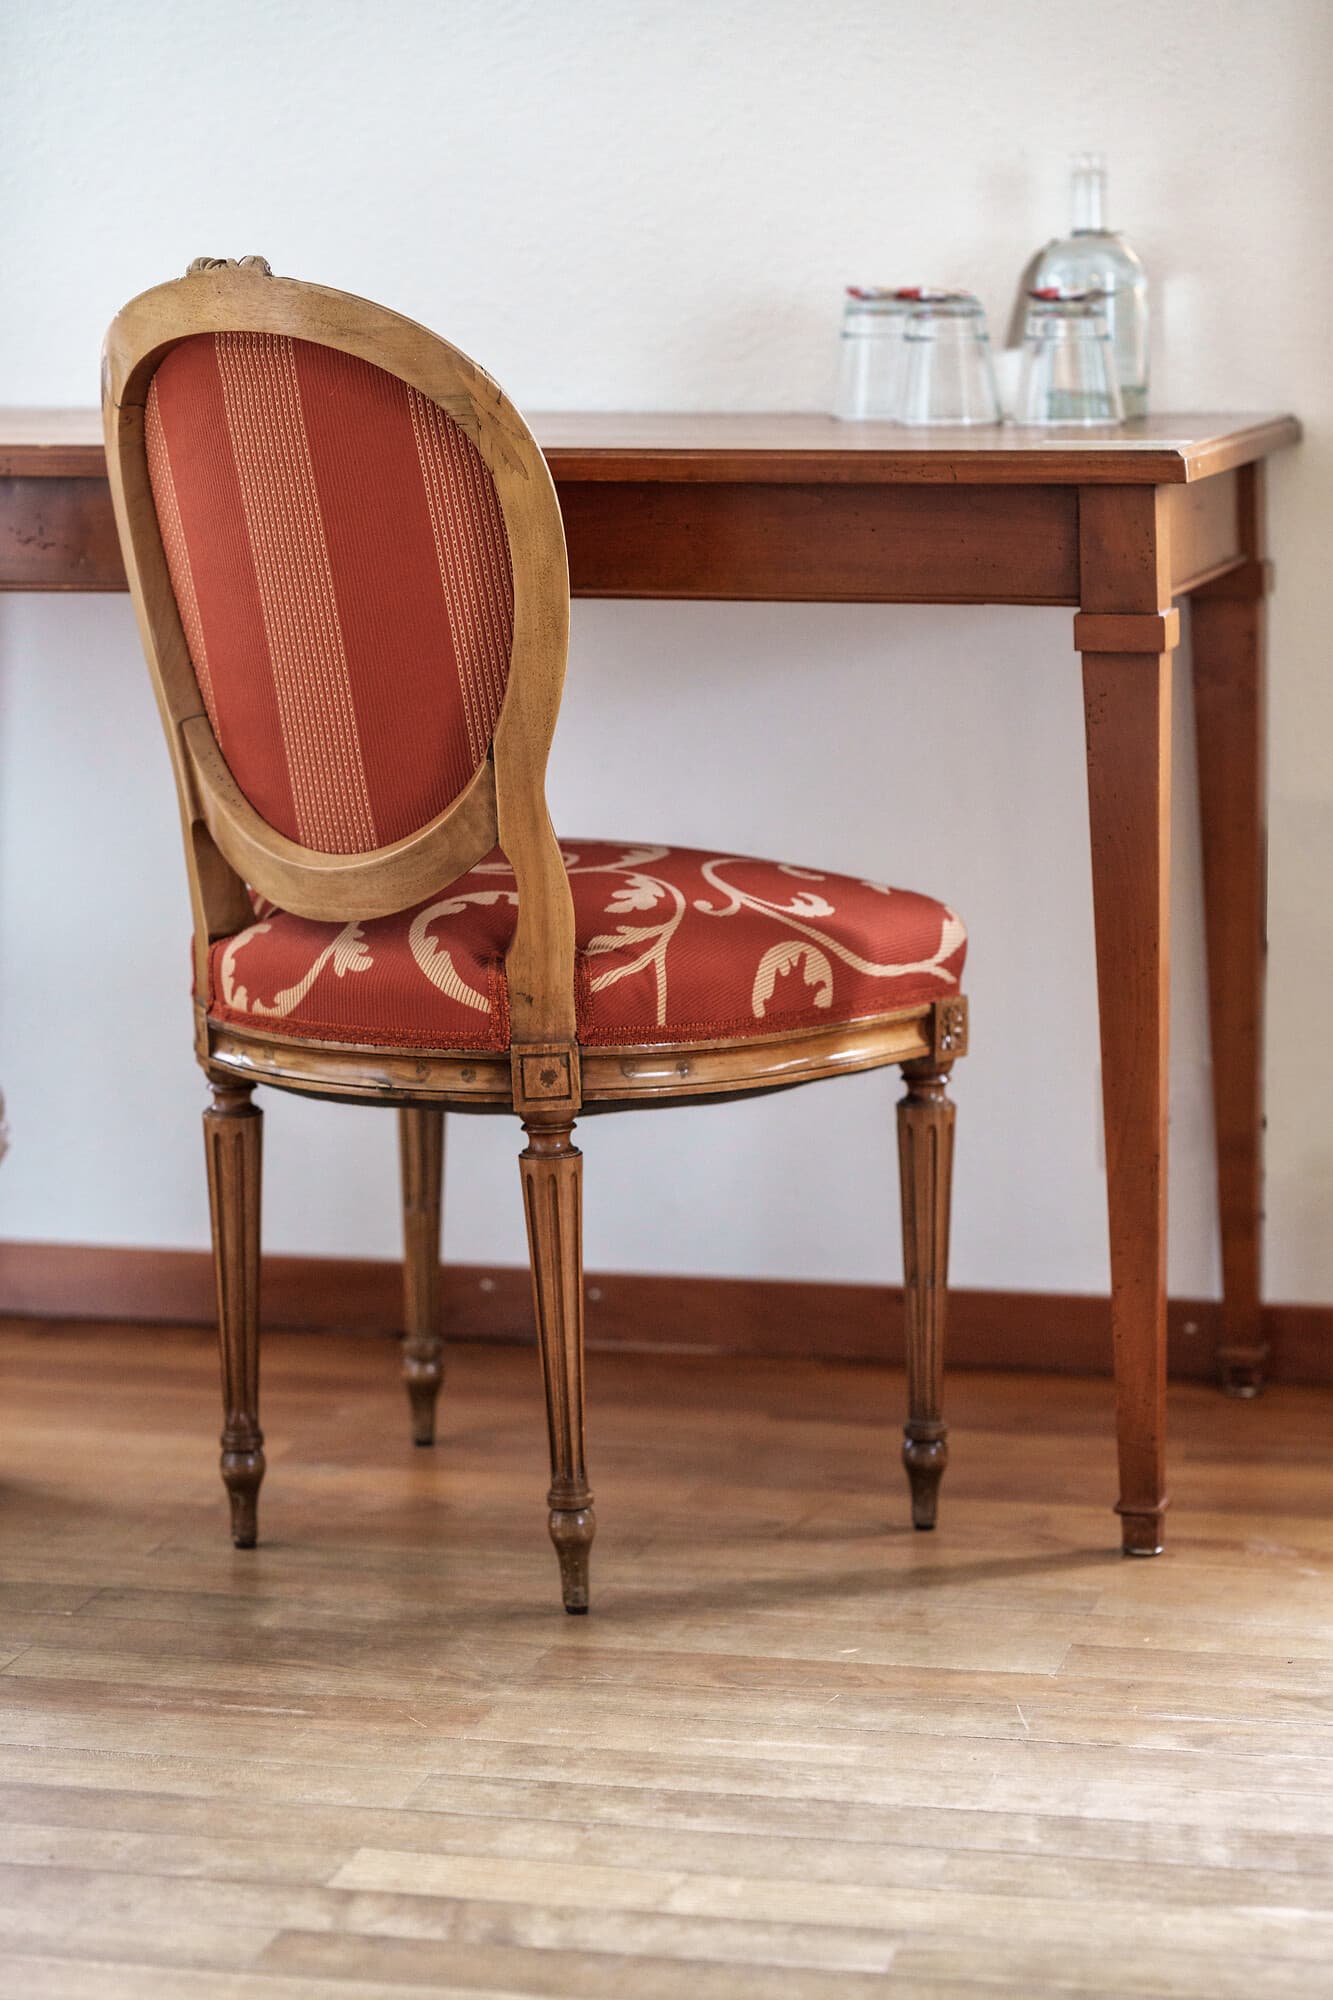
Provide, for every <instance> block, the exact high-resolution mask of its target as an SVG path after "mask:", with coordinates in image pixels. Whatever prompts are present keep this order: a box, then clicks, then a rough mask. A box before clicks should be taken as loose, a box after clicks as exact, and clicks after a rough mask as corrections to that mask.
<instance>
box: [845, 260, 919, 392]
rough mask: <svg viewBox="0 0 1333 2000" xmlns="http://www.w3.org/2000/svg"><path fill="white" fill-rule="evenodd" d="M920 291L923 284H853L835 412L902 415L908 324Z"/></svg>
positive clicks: (848, 301) (848, 302)
mask: <svg viewBox="0 0 1333 2000" xmlns="http://www.w3.org/2000/svg"><path fill="white" fill-rule="evenodd" d="M920 297H921V293H920V290H919V289H912V288H904V289H902V290H898V291H895V290H893V289H891V288H890V287H888V286H885V285H848V287H847V302H846V304H845V305H844V307H843V310H842V339H841V341H840V342H839V348H840V359H839V367H838V400H837V403H836V405H835V407H834V415H835V416H838V417H843V418H846V419H847V420H849V421H851V422H858V421H860V420H862V419H864V418H871V417H877V418H880V419H881V420H884V419H888V420H890V421H891V420H892V419H893V418H895V417H896V416H897V414H898V399H899V395H900V393H901V389H902V359H903V328H904V326H905V325H906V323H907V315H908V314H909V313H910V312H911V310H912V308H913V306H914V305H915V304H916V302H917V300H918V299H919V298H920Z"/></svg>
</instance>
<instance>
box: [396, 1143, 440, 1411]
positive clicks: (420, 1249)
mask: <svg viewBox="0 0 1333 2000" xmlns="http://www.w3.org/2000/svg"><path fill="white" fill-rule="evenodd" d="M398 1153H399V1160H400V1164H401V1167H402V1181H403V1318H404V1324H405V1329H406V1338H405V1339H404V1341H403V1382H404V1384H405V1385H406V1388H407V1399H408V1403H409V1404H410V1406H411V1411H412V1442H413V1443H414V1444H420V1445H431V1444H434V1442H435V1407H436V1404H437V1403H438V1401H439V1396H440V1385H441V1383H442V1382H443V1381H444V1337H443V1333H442V1331H441V1327H440V1211H441V1207H442V1205H443V1199H444V1107H443V1105H439V1104H405V1105H403V1106H402V1107H401V1109H400V1110H399V1113H398Z"/></svg>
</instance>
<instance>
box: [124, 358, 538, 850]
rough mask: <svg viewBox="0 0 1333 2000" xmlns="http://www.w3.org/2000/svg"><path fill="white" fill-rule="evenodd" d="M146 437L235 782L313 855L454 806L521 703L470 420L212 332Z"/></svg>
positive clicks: (496, 544) (486, 488) (496, 515)
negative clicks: (508, 693)
mask: <svg viewBox="0 0 1333 2000" xmlns="http://www.w3.org/2000/svg"><path fill="white" fill-rule="evenodd" d="M144 427H145V442H146V447H147V456H148V470H149V477H150V479H151V482H152V491H153V500H154V503H155V506H156V511H157V519H158V525H159V528H160V531H161V536H162V544H163V548H164V550H165V553H166V557H167V561H168V564H169V567H170V572H171V582H172V588H173V591H174V594H175V598H176V604H177V608H178V610H179V612H180V617H181V624H182V627H183V629H184V632H185V637H186V641H187V644H188V646H189V651H190V657H191V660H192V662H193V665H194V669H195V674H196V676H197V679H198V682H199V689H200V693H201V695H202V697H203V700H204V704H205V707H206V709H207V713H208V717H209V720H210V722H211V723H212V725H213V732H214V735H215V736H216V737H217V741H218V746H219V748H220V749H221V751H222V755H223V757H224V758H225V760H226V762H227V765H228V766H229V768H230V770H231V773H232V775H233V777H234V778H235V780H236V782H237V784H238V785H239V787H240V789H241V791H242V792H243V793H244V795H245V797H246V798H247V799H248V800H249V802H250V804H251V805H252V806H254V808H255V809H256V811H257V812H258V813H259V814H260V815H261V817H262V818H263V819H264V820H266V821H267V822H268V824H269V825H270V826H273V827H276V828H277V829H278V831H279V832H280V833H282V834H285V835H286V836H287V838H288V839H289V840H293V841H296V842H299V844H300V845H301V846H303V847H307V848H313V849H317V850H320V851H322V852H326V853H334V854H358V853H365V852H368V851H369V850H371V849H374V848H377V847H382V846H385V845H387V844H388V843H389V842H391V841H396V840H400V839H402V838H403V837H405V836H406V835H408V834H411V833H414V832H416V831H417V830H418V829H419V828H421V827H422V826H424V825H426V823H427V822H428V821H429V820H431V819H434V818H435V817H436V816H437V815H438V814H440V813H441V812H443V811H444V810H445V808H446V807H447V806H449V805H450V804H451V803H452V801H453V800H454V799H456V798H457V797H458V795H459V793H460V792H462V791H463V789H464V788H465V786H466V785H467V783H468V781H469V780H470V779H471V778H472V777H473V775H474V774H475V772H476V771H477V770H478V769H479V767H480V765H481V764H482V762H483V760H484V759H485V756H486V753H487V749H488V747H489V745H490V741H491V737H492V735H493V733H494V730H495V724H496V719H497V717H498V716H499V713H500V707H501V703H502V701H503V699H504V692H505V683H506V681H507V679H508V675H509V660H510V648H511V645H512V640H513V609H514V582H513V570H512V565H511V562H510V554H509V541H508V537H507V535H506V532H505V524H504V517H503V515H502V514H501V511H500V506H499V502H498V500H497V497H496V491H495V482H494V480H493V479H492V477H491V474H490V471H489V469H488V468H487V466H486V463H485V461H484V459H483V458H482V456H481V453H480V452H479V451H478V449H477V447H476V446H475V445H474V444H473V443H472V441H471V439H470V438H469V437H468V436H467V434H466V432H465V431H464V430H463V429H462V428H461V427H460V425H459V424H457V423H455V422H454V420H453V419H452V418H451V417H450V416H448V415H447V414H446V413H445V411H444V410H442V409H441V408H440V407H439V405H438V404H436V403H434V402H432V401H430V400H429V398H428V397H426V396H423V395H422V394H421V392H420V390H418V389H416V388H414V387H413V386H412V385H411V384H410V383H408V382H405V381H403V380H402V379H401V378H400V377H399V376H397V375H392V374H390V373H388V372H387V371H386V370H385V369H383V368H380V367H377V366H375V365H374V364H373V363H371V362H369V361H364V360H362V359H360V358H359V357H357V356H356V355H352V354H347V353H344V352H342V351H340V350H339V349H338V348H335V347H327V346H322V345H317V344H316V343H315V342H313V341H309V340H301V339H294V338H292V337H291V336H290V335H286V334H276V333H262V332H212V333H197V334H193V335H191V336H189V337H187V338H186V339H184V340H182V341H180V342H179V343H178V344H177V345H176V346H174V347H173V348H172V349H171V350H170V351H169V353H167V355H166V356H165V358H164V359H163V360H162V361H161V363H160V364H159V365H158V367H157V368H156V370H155V371H154V373H153V375H152V378H151V381H150V383H149V387H148V394H147V399H146V405H145V420H144Z"/></svg>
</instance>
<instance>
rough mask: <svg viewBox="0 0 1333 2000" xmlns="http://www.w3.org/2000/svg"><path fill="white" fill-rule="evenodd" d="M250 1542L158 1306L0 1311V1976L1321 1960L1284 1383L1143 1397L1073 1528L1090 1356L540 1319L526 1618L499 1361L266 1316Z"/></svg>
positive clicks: (229, 1983) (262, 1990)
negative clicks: (256, 1535) (547, 1451)
mask: <svg viewBox="0 0 1333 2000" xmlns="http://www.w3.org/2000/svg"><path fill="white" fill-rule="evenodd" d="M265 1367H266V1380H265V1412H264V1414H265V1425H266V1429H267V1431H268V1434H269V1475H268V1480H267V1484H266V1487H265V1491H264V1496H263V1500H262V1503H261V1534H262V1536H263V1537H264V1540H263V1545H262V1546H261V1548H260V1549H258V1550H257V1551H255V1552H253V1553H251V1554H237V1553H235V1552H234V1551H233V1550H232V1549H231V1548H230V1547H229V1545H228V1543H227V1541H226V1539H225V1536H224V1507H223V1500H222V1493H221V1487H220V1485H219V1484H218V1481H217V1475H216V1471H215V1465H214V1457H215V1453H214V1444H213V1441H214V1438H215V1436H216V1431H217V1428H218V1411H217V1407H216V1370H215V1364H214V1358H213V1352H212V1347H211V1343H210V1342H209V1341H207V1340H206V1339H204V1338H203V1337H201V1336H200V1335H198V1334H195V1333H171V1332H167V1333H164V1332H162V1331H161V1330H158V1329H154V1330H151V1331H147V1330H144V1331H135V1330H133V1329H124V1328H122V1329H117V1330H104V1329H97V1328H89V1327H86V1326H80V1327H46V1328H39V1327H36V1326H23V1325H16V1324H13V1323H11V1324H10V1325H9V1326H8V1327H6V1328H3V1329H0V1368H2V1371H3V1373H2V1381H3V1395H2V1397H0V1551H2V1560H0V1992H4V1993H5V1994H7V1995H8V1994H12V1995H14V1996H15V2000H20V1996H21V2000H74V1996H78V2000H85V1996H86V1997H87V2000H128V1996H135V2000H224V1996H225V2000H425V1996H427V1995H430V1996H439V1995H453V1996H457V1997H458V2000H480V1996H483V1995H484V1996H486V2000H505V1996H509V2000H515V1997H516V1996H519V1995H524V1996H527V1995H533V1996H537V1995H540V1996H546V1997H547V2000H555V1996H562V1997H563V1996H570V2000H573V1996H580V2000H583V1997H584V1996H587V2000H678V1996H679V1997H680V2000H737V1996H745V2000H751V1996H752V1997H753V2000H862V1996H866V2000H869V1996H872V1995H873V1996H879V2000H910V1997H911V1996H914V1995H917V1996H922V2000H925V1996H930V2000H1001V1996H1011V1997H1012V2000H1020V1996H1021V2000H1032V1996H1036V1995H1045V1994H1056V1993H1058V1994H1065V1995H1077V1996H1082V2000H1091V1996H1111V1995H1115V1996H1117V2000H1128V1996H1135V1995H1155V1996H1161V1995H1190V1996H1199V2000H1232V1996H1235V2000H1240V1996H1245V2000H1253V1996H1256V1995H1260V1996H1274V2000H1285V1996H1300V2000H1310V1996H1317V1995H1322V1994H1327V1993H1329V1992H1333V1782H1331V1781H1333V1397H1331V1396H1330V1395H1329V1394H1327V1393H1326V1392H1319V1391H1312V1390H1302V1391H1297V1390H1290V1389H1288V1390H1275V1391H1272V1392H1271V1393H1270V1394H1269V1395H1268V1396H1267V1397H1266V1398H1265V1399H1264V1400H1263V1401H1261V1402H1259V1403H1257V1404H1244V1403H1230V1402H1226V1401H1224V1400H1222V1399H1221V1398H1219V1397H1217V1396H1215V1395H1214V1394H1213V1393H1212V1392H1211V1391H1208V1390H1205V1389H1199V1388H1182V1389H1179V1390H1177V1391H1175V1392H1174V1394H1173V1397H1172V1418H1173V1427H1174V1428H1173V1459H1172V1463H1173V1489H1174V1495H1175V1505H1174V1508H1173V1511H1172V1514H1171V1516H1170V1517H1169V1529H1170V1542H1171V1546H1170V1551H1169V1553H1168V1555H1167V1556H1165V1557H1163V1558H1162V1559H1161V1560H1159V1561H1156V1562H1126V1561H1124V1560H1123V1559H1122V1558H1121V1557H1120V1556H1119V1555H1118V1554H1116V1553H1115V1548H1116V1542H1117V1535H1116V1528H1115V1523H1114V1521H1113V1519H1112V1516H1111V1515H1110V1513H1109V1512H1108V1510H1107V1503H1108V1502H1109V1500H1110V1499H1111V1498H1112V1497H1113V1467H1112V1452H1111V1448H1110V1443H1109V1438H1110V1389H1109V1385H1108V1384H1106V1383H1103V1382H1098V1381H1083V1380H1077V1379H1073V1380H1071V1379H1056V1378H1037V1377H1031V1376H1017V1375H1007V1376H999V1375H995V1376H985V1375H976V1374H970V1375H967V1376H960V1377H957V1378H956V1379H955V1380H954V1381H953V1383H952V1384H951V1389H950V1398H949V1400H950V1405H951V1409H950V1414H951V1418H952V1421H953V1425H954V1430H953V1464H952V1466H951V1468H950V1471H949V1473H948V1476H947V1478H946V1481H945V1486H944V1498H943V1519H942V1526H941V1528H940V1530H939V1532H938V1533H937V1534H936V1535H934V1536H933V1537H927V1536H914V1535H913V1534H912V1533H911V1532H910V1530H909V1529H908V1528H907V1526H906V1520H907V1502H906V1491H905V1485H904V1483H903V1481H902V1478H901V1475H900V1473H899V1471H898V1469H897V1465H896V1443H895V1436H896V1422H897V1418H898V1413H899V1405H900V1401H901V1395H902V1387H901V1379H900V1378H899V1377H898V1376H897V1375H896V1373H894V1372H893V1371H891V1370H888V1369H884V1370H880V1369H876V1368H870V1367H856V1366H835V1365H828V1364H823V1365H821V1364H807V1363H802V1362H790V1361H784V1362H772V1363H769V1362H762V1361H755V1360H746V1361H717V1360H701V1359H698V1358H692V1357H674V1356H672V1357H662V1356H651V1357H635V1356H633V1355H597V1356H595V1357H593V1369H592V1384H591V1412H590V1415H591V1452H590V1456H591V1465H592V1475H593V1484H594V1487H595V1489H596V1492H597V1496H598V1503H599V1514H600V1519H601V1528H600V1533H599V1538H598V1542H597V1547H596V1550H595V1552H594V1571H593V1578H594V1607H593V1615H592V1616H591V1617H590V1618H588V1619H586V1620H574V1619H568V1618H566V1617H564V1616H563V1615H562V1613H561V1612H560V1610H559V1607H558V1597H557V1588H556V1574H555V1563H554V1557H553V1556H552V1554H551V1552H550V1550H549V1546H548V1545H547V1542H546V1535H545V1526H544V1508H543V1495H544V1488H545V1476H544V1464H543V1455H544V1448H545V1441H544V1432H543V1425H542V1417H541V1408H540V1399H539V1392H538V1386H537V1379H536V1364H535V1361H534V1359H533V1356H532V1355H531V1354H530V1353H525V1352H514V1351H506V1350H502V1349H487V1348H482V1347H467V1348H460V1349H457V1350H456V1351H455V1352H454V1353H453V1354H452V1355H451V1357H450V1380H449V1385H448V1389H447V1391H446V1394H447V1405H446V1414H445V1423H444V1442H443V1443H442V1445H441V1447H440V1448H438V1449H437V1450H436V1451H435V1452H434V1453H426V1452H420V1451H413V1450H412V1448H411V1447H410V1445H409V1444H408V1441H407V1438H408V1431H407V1418H406V1404H405V1400H404V1399H403V1398H402V1396H401V1392H400V1391H399V1389H398V1387H397V1382H396V1377H395V1371H396V1356H395V1354H394V1351H393V1349H392V1347H391V1346H390V1345H389V1344H388V1343H386V1342H384V1341H376V1340H369V1339H360V1340H358V1339H319V1338H317V1337H315V1336H305V1335H300V1336H298V1335H281V1336H275V1337H273V1338H272V1339H271V1340H270V1341H269V1343H268V1347H267V1352H266V1357H265Z"/></svg>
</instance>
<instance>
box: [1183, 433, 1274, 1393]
mask: <svg viewBox="0 0 1333 2000" xmlns="http://www.w3.org/2000/svg"><path fill="white" fill-rule="evenodd" d="M1262 473H1263V467H1262V466H1250V467H1248V468H1246V477H1245V479H1244V480H1243V482H1242V486H1241V509H1242V531H1243V533H1244V534H1245V536H1246V540H1247V541H1248V544H1249V547H1250V548H1251V550H1253V551H1254V554H1253V555H1252V557H1251V559H1250V560H1248V561H1246V562H1245V563H1244V564H1242V565H1241V566H1240V567H1239V568H1238V569H1235V570H1231V571H1229V572H1228V574H1227V575H1225V576H1221V577H1218V578H1216V579H1215V581H1214V582H1212V583H1210V584H1205V585H1204V586H1203V587H1202V588H1201V589H1200V590H1198V591H1196V592H1195V594H1194V597H1193V598H1192V600H1191V604H1192V629H1191V639H1192V653H1193V672H1194V709H1195V721H1196V728H1197V732H1198V754H1199V808H1200V815H1201V819H1202V828H1203V887H1204V914H1205V918H1206V923H1207V935H1208V1012H1209V1020H1210V1026H1211V1031H1212V1048H1213V1124H1214V1129H1215V1131H1216V1135H1217V1203H1218V1214H1219V1218H1220V1222H1221V1236H1222V1300H1223V1307H1222V1313H1223V1327H1222V1340H1221V1343H1220V1345H1219V1347H1218V1353H1217V1362H1218V1372H1219V1376H1220V1378H1221V1383H1222V1387H1223V1388H1224V1389H1225V1390H1226V1391H1227V1393H1228V1394H1229V1395H1233V1396H1255V1395H1257V1394H1258V1393H1259V1391H1260V1389H1261V1388H1262V1387H1263V1380H1264V1365H1265V1363H1266V1361H1267V1359H1268V1343H1267V1341H1266V1340H1265V1339H1264V1334H1263V1314H1262V1306H1261V1297H1260V1284H1261V1229H1262V1212H1263V1123H1264V1113H1263V1022H1264V963H1265V953H1266V943H1265V930H1266V906H1267V886H1268V854H1267V769H1266V765H1267V746H1266V727H1265V724H1266V690H1265V659H1264V639H1265V630H1264V628H1265V622H1266V620H1265V611H1264V595H1265V592H1266V590H1267V588H1268V584H1269V577H1270V572H1269V569H1268V565H1267V564H1266V563H1265V562H1264V561H1263V560H1262V557H1261V553H1260V552H1261V550H1262V546H1263V542H1262V536H1263V521H1262V507H1263V494H1262Z"/></svg>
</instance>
